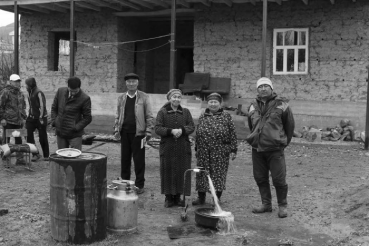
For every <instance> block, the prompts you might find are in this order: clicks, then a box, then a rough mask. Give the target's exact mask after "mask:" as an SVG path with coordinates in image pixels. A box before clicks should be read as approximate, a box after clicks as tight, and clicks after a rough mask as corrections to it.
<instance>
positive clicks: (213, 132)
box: [192, 93, 237, 205]
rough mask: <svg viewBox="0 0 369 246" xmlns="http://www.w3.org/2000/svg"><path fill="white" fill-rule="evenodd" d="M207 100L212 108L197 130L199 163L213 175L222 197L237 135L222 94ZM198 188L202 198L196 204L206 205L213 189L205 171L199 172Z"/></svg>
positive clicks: (234, 155)
mask: <svg viewBox="0 0 369 246" xmlns="http://www.w3.org/2000/svg"><path fill="white" fill-rule="evenodd" d="M207 101H208V108H207V109H206V110H205V112H204V113H202V114H201V116H200V118H199V125H198V127H197V131H196V151H197V152H196V157H197V165H198V166H199V167H203V168H204V169H205V170H206V171H207V172H208V173H209V174H210V178H211V180H212V182H213V184H214V188H215V191H216V195H217V197H218V199H220V197H221V195H222V192H223V190H225V189H226V177H227V172H228V166H229V159H230V158H231V159H232V160H234V159H235V158H236V154H237V137H236V130H235V125H234V123H233V120H232V117H231V115H230V114H229V113H227V112H225V111H224V110H223V108H221V103H222V97H221V96H220V95H219V94H218V93H212V94H210V95H209V96H208V97H207ZM196 190H197V191H198V199H197V200H195V201H193V202H192V204H193V205H202V204H204V203H205V198H206V192H207V191H209V182H208V178H207V176H206V175H205V172H200V173H197V174H196Z"/></svg>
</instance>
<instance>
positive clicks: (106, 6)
mask: <svg viewBox="0 0 369 246" xmlns="http://www.w3.org/2000/svg"><path fill="white" fill-rule="evenodd" d="M88 2H91V3H93V4H95V5H97V6H99V7H105V8H111V9H114V10H118V11H121V10H122V7H120V6H115V5H113V4H110V3H107V2H104V1H99V0H88Z"/></svg>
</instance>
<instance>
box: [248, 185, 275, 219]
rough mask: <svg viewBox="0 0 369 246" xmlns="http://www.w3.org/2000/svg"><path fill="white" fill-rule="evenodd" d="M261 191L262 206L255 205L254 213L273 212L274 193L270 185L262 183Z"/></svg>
mask: <svg viewBox="0 0 369 246" xmlns="http://www.w3.org/2000/svg"><path fill="white" fill-rule="evenodd" d="M259 192H260V196H261V203H262V205H261V206H260V207H255V208H253V209H252V212H253V213H256V214H259V213H265V212H272V193H271V192H270V186H269V184H268V185H260V186H259Z"/></svg>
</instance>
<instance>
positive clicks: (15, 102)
mask: <svg viewBox="0 0 369 246" xmlns="http://www.w3.org/2000/svg"><path fill="white" fill-rule="evenodd" d="M26 117H27V115H26V101H25V99H24V95H23V93H22V92H21V91H20V89H19V88H17V87H15V86H12V85H7V86H5V88H4V89H3V90H2V91H1V93H0V120H3V119H5V120H6V122H7V123H8V124H13V125H22V124H23V120H25V119H26Z"/></svg>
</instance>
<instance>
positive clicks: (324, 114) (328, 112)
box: [45, 92, 366, 139]
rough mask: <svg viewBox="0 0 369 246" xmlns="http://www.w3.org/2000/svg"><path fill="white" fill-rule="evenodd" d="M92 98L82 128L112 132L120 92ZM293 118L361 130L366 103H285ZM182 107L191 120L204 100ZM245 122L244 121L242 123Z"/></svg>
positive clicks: (156, 101) (241, 127)
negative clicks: (88, 118) (89, 119)
mask: <svg viewBox="0 0 369 246" xmlns="http://www.w3.org/2000/svg"><path fill="white" fill-rule="evenodd" d="M45 94H46V104H47V108H48V110H49V112H50V109H51V104H52V102H53V98H54V95H55V93H54V92H47V93H45ZM89 95H90V97H91V100H92V115H93V119H92V123H91V124H90V125H89V126H88V127H87V128H86V130H87V131H89V132H96V133H97V132H99V133H112V131H113V124H114V115H115V110H116V103H117V98H118V96H119V95H120V93H95V94H94V93H89ZM150 97H151V101H152V105H153V111H154V117H155V116H156V114H157V112H158V111H159V109H160V108H161V107H162V106H163V105H164V104H165V103H166V102H167V99H166V97H165V95H164V94H150ZM251 101H252V100H251V99H225V102H224V105H225V106H233V107H235V108H237V105H238V104H241V105H242V109H243V111H246V110H247V107H248V106H249V105H250V103H251ZM289 104H290V105H291V108H292V111H293V113H294V117H295V121H296V130H299V129H301V128H302V126H311V125H316V126H318V127H319V128H322V129H324V128H326V127H333V126H335V125H337V124H339V122H340V120H341V119H345V118H347V119H350V120H351V121H352V123H353V125H354V126H355V128H356V129H359V130H364V129H365V110H366V104H365V103H362V102H319V101H298V100H292V101H290V102H289ZM182 106H183V107H186V108H188V109H189V110H190V111H191V113H192V117H193V118H194V120H195V122H197V119H198V118H199V116H200V114H201V112H202V111H203V110H204V107H206V103H205V102H202V101H198V100H194V99H193V98H192V97H191V96H185V97H184V99H182ZM229 112H230V113H231V115H232V117H233V119H234V122H235V124H236V128H237V136H238V138H239V139H244V138H245V137H246V135H247V134H248V132H249V129H248V126H246V125H247V122H246V117H245V116H239V115H236V114H235V112H234V111H229ZM245 123H246V124H245Z"/></svg>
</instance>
